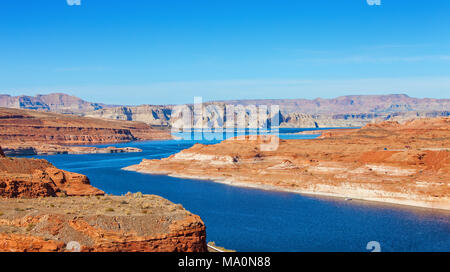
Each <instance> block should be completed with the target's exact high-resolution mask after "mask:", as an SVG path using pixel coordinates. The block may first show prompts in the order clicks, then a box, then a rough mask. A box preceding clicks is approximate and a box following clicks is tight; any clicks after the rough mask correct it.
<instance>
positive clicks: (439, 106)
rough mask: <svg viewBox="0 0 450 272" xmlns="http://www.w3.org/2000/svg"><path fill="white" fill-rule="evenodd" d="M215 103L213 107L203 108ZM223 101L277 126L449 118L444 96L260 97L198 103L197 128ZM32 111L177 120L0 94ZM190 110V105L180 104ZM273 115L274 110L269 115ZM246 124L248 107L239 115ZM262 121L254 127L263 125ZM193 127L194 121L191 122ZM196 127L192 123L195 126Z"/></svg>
mask: <svg viewBox="0 0 450 272" xmlns="http://www.w3.org/2000/svg"><path fill="white" fill-rule="evenodd" d="M209 105H216V106H217V107H218V110H212V109H208V108H207V107H208V106H209ZM224 105H233V106H238V105H240V106H244V107H248V106H251V105H255V106H261V105H264V106H271V105H278V106H279V108H280V111H279V112H278V115H279V118H278V119H279V122H280V126H281V127H313V128H314V127H317V128H322V127H361V126H364V125H366V124H368V123H371V122H373V121H375V120H376V121H379V120H409V119H411V118H421V117H428V118H431V117H445V116H450V99H431V98H423V99H419V98H413V97H409V96H407V95H402V94H393V95H352V96H341V97H337V98H332V99H322V98H317V99H314V100H308V99H263V100H230V101H216V102H207V103H204V108H205V109H204V116H203V118H202V121H197V122H201V123H202V124H201V126H202V127H205V128H209V127H214V128H218V127H220V125H221V124H223V123H224V122H225V121H226V114H225V112H224ZM2 106H3V107H12V108H24V109H35V110H40V111H53V112H60V113H61V112H62V113H70V114H77V115H83V116H88V117H95V118H104V119H113V120H128V121H139V122H144V123H146V124H149V125H153V126H161V127H170V126H173V125H175V127H176V126H177V123H179V122H180V118H179V117H178V116H177V115H176V114H173V112H172V111H173V109H174V106H171V105H141V106H112V105H105V104H99V103H91V102H86V101H84V100H81V99H79V98H76V97H72V96H68V95H65V94H50V95H38V96H36V97H28V96H20V97H11V96H9V95H0V107H2ZM186 106H187V107H189V108H191V109H192V108H193V106H192V105H191V104H189V105H186ZM273 114H275V113H273ZM244 115H245V119H246V120H247V122H246V123H245V124H244V126H246V127H251V126H252V124H250V122H249V121H248V119H250V118H249V113H248V110H247V112H246V113H245V114H244ZM268 122H269V120H265V121H263V122H262V123H263V124H260V125H259V126H260V127H261V126H263V125H264V124H265V123H268ZM192 125H194V123H192ZM196 125H198V124H196Z"/></svg>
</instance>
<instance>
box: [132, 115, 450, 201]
mask: <svg viewBox="0 0 450 272" xmlns="http://www.w3.org/2000/svg"><path fill="white" fill-rule="evenodd" d="M271 137H274V136H271ZM270 140H272V138H270V139H264V137H258V138H257V139H256V140H253V139H251V138H248V136H247V137H240V138H237V139H236V138H235V139H229V140H225V141H223V142H221V143H220V144H216V145H201V144H197V145H194V146H193V147H192V148H189V149H187V150H183V151H181V152H179V153H177V154H175V155H172V156H170V157H168V158H165V159H161V160H146V159H144V160H143V161H142V162H141V163H140V164H139V165H134V166H130V167H127V168H125V169H126V170H131V171H139V172H143V173H155V174H167V175H172V176H178V177H185V178H200V179H210V180H214V181H217V182H223V183H227V184H232V185H239V186H250V187H257V188H263V189H271V190H272V189H275V190H286V191H292V192H299V193H310V194H321V195H329V196H340V197H346V198H357V199H366V200H374V201H383V202H390V203H398V204H406V205H414V206H421V207H429V208H440V209H450V187H449V186H450V148H449V147H450V118H435V119H418V120H414V121H411V122H407V123H405V124H400V123H398V122H392V121H391V122H383V123H380V124H374V125H367V126H365V127H364V128H362V129H358V130H339V131H328V132H326V133H324V134H323V135H322V136H321V138H320V139H314V140H279V146H278V148H277V149H276V150H274V151H262V150H261V149H260V147H261V143H262V142H264V143H265V142H267V141H270Z"/></svg>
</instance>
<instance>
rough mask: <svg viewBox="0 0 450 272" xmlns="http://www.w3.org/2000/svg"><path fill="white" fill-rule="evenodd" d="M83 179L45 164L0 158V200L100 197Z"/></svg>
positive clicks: (28, 160)
mask: <svg viewBox="0 0 450 272" xmlns="http://www.w3.org/2000/svg"><path fill="white" fill-rule="evenodd" d="M102 194H104V193H103V191H101V190H98V189H97V188H95V187H93V186H91V185H90V182H89V179H88V178H87V177H86V176H85V175H81V174H77V173H72V172H67V171H64V170H60V169H58V168H56V167H54V166H53V165H52V164H51V163H49V162H48V161H46V160H37V159H25V158H7V157H1V158H0V197H8V198H16V197H20V198H33V197H49V196H52V197H54V196H58V195H68V196H83V195H102Z"/></svg>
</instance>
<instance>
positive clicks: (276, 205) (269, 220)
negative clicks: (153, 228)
mask: <svg viewBox="0 0 450 272" xmlns="http://www.w3.org/2000/svg"><path fill="white" fill-rule="evenodd" d="M284 136H289V135H282V138H284ZM291 136H292V135H291ZM297 136H298V135H297ZM300 137H301V138H304V137H305V136H304V135H300ZM309 137H314V136H309ZM209 143H214V142H209ZM193 144H194V142H193V141H184V140H181V141H176V140H170V141H151V142H133V143H127V144H116V145H115V146H133V147H138V148H141V149H143V152H142V153H122V154H89V155H52V156H34V157H39V158H45V159H47V160H49V161H50V162H52V163H53V164H54V165H55V166H56V167H59V168H62V169H64V170H68V171H73V172H78V173H82V174H85V175H87V176H88V177H89V179H90V180H91V183H92V185H94V186H96V187H98V188H100V189H102V190H104V191H105V192H106V193H108V194H116V195H122V194H125V193H127V192H129V191H130V192H137V191H140V192H143V193H145V194H156V195H160V196H162V197H164V198H167V199H169V200H171V201H172V202H174V203H180V204H182V205H183V206H184V207H185V208H186V209H187V210H189V211H191V212H193V213H195V214H198V215H200V216H201V218H202V219H203V221H204V222H205V224H206V226H207V239H208V241H215V242H216V244H218V245H220V246H223V247H225V248H229V249H235V250H238V251H367V250H366V245H367V243H368V242H369V241H378V242H379V243H380V244H381V250H382V251H450V213H449V212H445V211H435V210H428V209H420V208H410V207H406V206H396V205H385V204H374V203H370V202H363V201H344V200H342V199H337V198H320V197H310V196H302V195H299V194H293V193H284V192H272V191H263V190H256V189H248V188H239V187H232V186H227V185H223V184H219V183H214V182H210V181H202V180H188V179H179V178H172V177H167V176H159V175H148V174H140V173H135V172H128V171H123V170H121V168H122V167H125V166H129V165H132V164H137V163H139V162H140V161H141V160H142V158H147V159H158V158H163V157H167V156H169V155H171V154H173V153H176V152H178V151H180V150H182V149H185V148H188V147H190V146H192V145H193Z"/></svg>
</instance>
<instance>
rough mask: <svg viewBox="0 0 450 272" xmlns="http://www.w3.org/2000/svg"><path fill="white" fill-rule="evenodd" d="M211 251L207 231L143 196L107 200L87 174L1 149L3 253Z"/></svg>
mask: <svg viewBox="0 0 450 272" xmlns="http://www.w3.org/2000/svg"><path fill="white" fill-rule="evenodd" d="M72 250H76V251H78V250H79V251H82V252H85V251H92V252H95V251H101V252H107V251H110V252H112V251H114V252H119V251H141V252H144V251H145V252H149V251H164V252H188V251H195V252H199V251H206V250H207V245H206V231H205V225H204V223H203V221H202V220H201V219H200V217H199V216H197V215H194V214H191V213H190V212H188V211H186V210H185V209H184V208H183V207H182V206H181V205H175V204H173V203H171V202H170V201H168V200H166V199H163V198H161V197H159V196H154V195H142V194H141V193H135V194H131V193H129V194H127V195H125V196H107V195H105V193H104V192H103V191H101V190H99V189H97V188H95V187H93V186H92V185H90V182H89V179H88V178H87V177H86V176H84V175H81V174H77V173H72V172H67V171H64V170H60V169H58V168H56V167H54V166H53V165H52V164H50V163H49V162H47V161H46V160H37V159H25V158H10V157H6V156H5V154H4V153H3V151H2V149H1V148H0V251H9V252H11V251H14V252H35V251H44V252H49V251H72Z"/></svg>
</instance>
